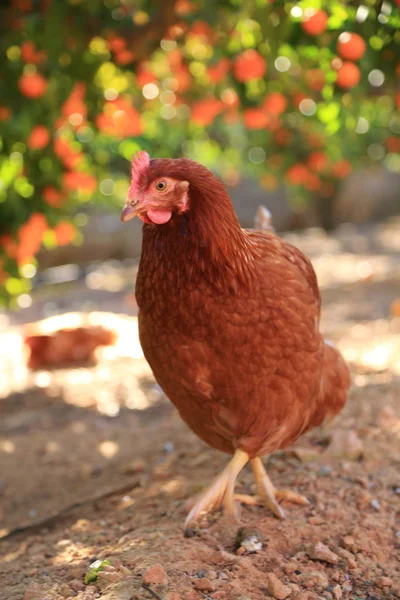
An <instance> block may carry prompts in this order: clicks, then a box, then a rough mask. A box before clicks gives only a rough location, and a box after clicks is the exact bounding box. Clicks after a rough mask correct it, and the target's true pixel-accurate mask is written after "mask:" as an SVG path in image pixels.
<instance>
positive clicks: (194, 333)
mask: <svg viewBox="0 0 400 600" xmlns="http://www.w3.org/2000/svg"><path fill="white" fill-rule="evenodd" d="M258 268H259V273H258V272H257V269H258ZM254 269H255V272H254V283H253V285H252V287H251V289H242V290H239V292H238V293H237V294H226V293H223V292H221V293H218V292H216V290H215V288H212V289H211V288H210V287H209V286H208V285H207V284H206V283H205V282H204V284H203V285H200V286H199V285H196V286H195V287H193V289H191V287H190V285H185V286H183V287H177V286H176V285H175V286H174V285H173V283H174V284H176V281H175V282H172V281H171V280H168V278H163V279H162V280H160V281H155V280H154V279H153V280H152V281H151V280H147V281H146V276H145V275H143V278H142V280H141V282H140V294H141V298H140V300H141V301H140V302H139V304H140V306H141V310H140V314H139V330H140V339H141V343H142V347H143V351H144V354H145V356H146V359H147V360H148V362H149V364H150V366H151V368H152V370H153V372H154V375H155V377H156V379H157V381H158V382H159V384H160V385H161V387H162V388H163V390H164V391H165V393H166V394H167V396H168V397H169V398H170V400H171V401H172V402H173V403H174V404H175V406H176V407H177V408H178V410H179V412H180V414H181V416H182V418H183V420H184V421H185V422H186V423H187V424H188V425H189V427H191V429H192V430H193V431H194V432H195V433H196V434H197V435H198V436H199V437H200V438H202V439H203V440H204V441H205V442H207V443H208V444H210V445H211V446H213V447H215V448H217V449H219V450H223V451H225V452H232V451H233V449H234V448H236V447H241V448H242V449H243V450H245V451H246V452H249V453H250V454H251V455H254V456H255V455H259V454H264V453H267V452H270V451H272V450H274V449H276V448H278V447H282V446H284V445H287V444H289V443H291V442H292V441H293V440H294V439H295V438H296V437H297V436H298V435H299V434H300V433H301V432H302V431H303V430H304V429H305V428H306V427H307V424H308V423H309V421H310V418H311V415H312V412H313V410H314V405H315V401H316V398H317V396H318V388H319V381H320V374H321V365H322V353H323V344H322V341H321V337H320V335H319V333H318V306H317V303H316V301H315V299H314V298H313V295H312V294H311V293H310V289H309V285H308V283H307V281H306V280H305V278H304V277H303V276H299V275H298V270H297V269H296V267H295V266H294V265H291V264H290V262H288V261H286V260H283V258H279V260H278V259H276V260H271V261H270V263H269V264H268V265H265V263H263V264H262V266H259V265H258V263H255V264H254ZM171 286H172V287H171ZM144 289H146V295H144Z"/></svg>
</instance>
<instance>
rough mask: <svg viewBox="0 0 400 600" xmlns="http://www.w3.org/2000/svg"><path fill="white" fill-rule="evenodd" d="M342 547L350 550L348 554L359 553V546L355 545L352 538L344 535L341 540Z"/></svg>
mask: <svg viewBox="0 0 400 600" xmlns="http://www.w3.org/2000/svg"><path fill="white" fill-rule="evenodd" d="M343 546H344V547H345V548H346V549H347V550H350V552H358V551H359V546H358V544H357V543H356V541H355V539H354V538H353V536H351V535H346V536H345V537H344V538H343Z"/></svg>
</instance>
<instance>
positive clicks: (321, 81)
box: [305, 69, 325, 92]
mask: <svg viewBox="0 0 400 600" xmlns="http://www.w3.org/2000/svg"><path fill="white" fill-rule="evenodd" d="M305 80H306V83H307V85H308V87H309V88H310V89H311V90H315V91H316V92H320V91H321V90H322V88H323V87H324V85H325V73H324V72H323V71H321V69H309V70H308V71H306V74H305Z"/></svg>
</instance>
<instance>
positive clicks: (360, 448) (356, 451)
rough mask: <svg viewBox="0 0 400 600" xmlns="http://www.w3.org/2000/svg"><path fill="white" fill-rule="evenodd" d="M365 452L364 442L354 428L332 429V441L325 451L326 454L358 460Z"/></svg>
mask: <svg viewBox="0 0 400 600" xmlns="http://www.w3.org/2000/svg"><path fill="white" fill-rule="evenodd" d="M363 452H364V444H363V443H362V441H361V440H360V438H359V437H358V435H357V433H356V432H355V431H352V430H349V431H348V430H343V429H336V430H334V431H332V435H331V441H330V443H329V446H328V447H327V449H326V450H325V452H324V455H325V456H329V457H332V458H344V459H347V460H358V459H360V458H361V457H362V455H363Z"/></svg>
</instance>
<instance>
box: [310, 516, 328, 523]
mask: <svg viewBox="0 0 400 600" xmlns="http://www.w3.org/2000/svg"><path fill="white" fill-rule="evenodd" d="M308 522H309V523H311V525H323V524H324V523H325V519H324V518H323V517H320V516H318V515H316V516H314V517H310V518H309V519H308Z"/></svg>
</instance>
